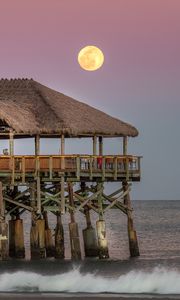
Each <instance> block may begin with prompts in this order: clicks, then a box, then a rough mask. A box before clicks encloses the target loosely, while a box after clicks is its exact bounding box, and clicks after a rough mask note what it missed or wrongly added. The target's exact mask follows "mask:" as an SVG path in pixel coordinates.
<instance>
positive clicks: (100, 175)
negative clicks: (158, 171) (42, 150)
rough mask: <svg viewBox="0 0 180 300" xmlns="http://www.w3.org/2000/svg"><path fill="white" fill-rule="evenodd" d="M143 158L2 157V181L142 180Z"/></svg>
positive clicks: (90, 156) (113, 156)
mask: <svg viewBox="0 0 180 300" xmlns="http://www.w3.org/2000/svg"><path fill="white" fill-rule="evenodd" d="M140 159H141V157H139V156H132V155H126V156H123V155H103V156H94V155H40V156H35V155H28V156H27V155H26V156H20V155H15V156H0V178H1V180H2V181H7V182H9V181H11V182H12V183H13V184H14V183H15V182H22V183H24V182H26V181H29V180H30V179H31V178H32V179H33V178H36V176H37V173H38V174H39V176H40V178H41V180H42V181H48V180H50V181H59V178H60V177H61V176H62V174H63V175H64V176H65V179H66V180H67V181H77V182H78V181H81V180H83V179H84V180H86V181H97V179H101V180H103V181H122V180H123V179H127V180H129V181H140V175H141V174H140V173H141V170H140Z"/></svg>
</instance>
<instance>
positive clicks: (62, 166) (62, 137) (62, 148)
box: [61, 134, 65, 170]
mask: <svg viewBox="0 0 180 300" xmlns="http://www.w3.org/2000/svg"><path fill="white" fill-rule="evenodd" d="M61 155H65V137H64V134H62V135H61ZM61 169H63V170H64V169H65V160H64V157H62V158H61Z"/></svg>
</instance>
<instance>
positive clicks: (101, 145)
mask: <svg viewBox="0 0 180 300" xmlns="http://www.w3.org/2000/svg"><path fill="white" fill-rule="evenodd" d="M99 155H103V137H102V136H99Z"/></svg>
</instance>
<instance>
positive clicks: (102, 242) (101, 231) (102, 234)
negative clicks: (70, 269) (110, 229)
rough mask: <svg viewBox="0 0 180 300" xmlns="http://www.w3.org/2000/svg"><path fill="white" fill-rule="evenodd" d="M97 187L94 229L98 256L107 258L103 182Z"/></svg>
mask: <svg viewBox="0 0 180 300" xmlns="http://www.w3.org/2000/svg"><path fill="white" fill-rule="evenodd" d="M97 189H98V190H99V195H98V210H99V220H98V221H97V222H96V230H97V237H98V249H99V258H100V259H106V258H109V251H108V242H107V237H106V224H105V221H104V214H103V198H102V190H103V184H101V183H99V184H98V185H97Z"/></svg>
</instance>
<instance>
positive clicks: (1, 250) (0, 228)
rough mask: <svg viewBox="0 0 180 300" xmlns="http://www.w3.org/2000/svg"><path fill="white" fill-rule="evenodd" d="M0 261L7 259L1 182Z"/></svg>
mask: <svg viewBox="0 0 180 300" xmlns="http://www.w3.org/2000/svg"><path fill="white" fill-rule="evenodd" d="M0 259H1V260H7V259H8V225H7V223H6V221H5V207H4V201H3V188H2V182H0Z"/></svg>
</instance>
